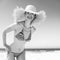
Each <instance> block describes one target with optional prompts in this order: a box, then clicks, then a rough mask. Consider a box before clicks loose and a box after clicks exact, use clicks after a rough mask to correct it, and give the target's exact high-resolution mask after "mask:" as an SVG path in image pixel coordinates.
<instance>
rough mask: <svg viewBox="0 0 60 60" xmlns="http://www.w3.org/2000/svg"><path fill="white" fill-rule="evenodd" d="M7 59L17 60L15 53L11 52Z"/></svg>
mask: <svg viewBox="0 0 60 60" xmlns="http://www.w3.org/2000/svg"><path fill="white" fill-rule="evenodd" d="M7 58H8V60H15V57H14V53H12V52H9V53H8V54H7Z"/></svg>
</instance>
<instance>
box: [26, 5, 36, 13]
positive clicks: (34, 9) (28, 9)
mask: <svg viewBox="0 0 60 60" xmlns="http://www.w3.org/2000/svg"><path fill="white" fill-rule="evenodd" d="M25 11H32V12H36V7H35V6H33V5H27V6H26V8H25Z"/></svg>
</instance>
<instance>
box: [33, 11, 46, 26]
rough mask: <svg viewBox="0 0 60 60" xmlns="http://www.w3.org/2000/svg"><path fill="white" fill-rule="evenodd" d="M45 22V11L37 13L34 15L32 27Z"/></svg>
mask: <svg viewBox="0 0 60 60" xmlns="http://www.w3.org/2000/svg"><path fill="white" fill-rule="evenodd" d="M45 20H46V13H45V11H43V10H42V11H39V12H37V13H36V19H35V20H34V21H33V23H32V25H33V24H36V23H38V24H40V23H41V22H44V21H45Z"/></svg>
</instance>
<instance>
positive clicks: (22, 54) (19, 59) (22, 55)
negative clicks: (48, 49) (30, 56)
mask: <svg viewBox="0 0 60 60" xmlns="http://www.w3.org/2000/svg"><path fill="white" fill-rule="evenodd" d="M17 60H25V51H23V52H22V53H21V54H20V55H19V56H18V58H17Z"/></svg>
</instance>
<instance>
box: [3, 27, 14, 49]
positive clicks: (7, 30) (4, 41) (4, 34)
mask: <svg viewBox="0 0 60 60" xmlns="http://www.w3.org/2000/svg"><path fill="white" fill-rule="evenodd" d="M12 30H13V26H12V27H8V28H6V29H5V30H4V31H3V35H2V38H3V44H4V46H5V47H7V48H9V46H8V45H7V44H6V34H7V33H8V32H10V31H12Z"/></svg>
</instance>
